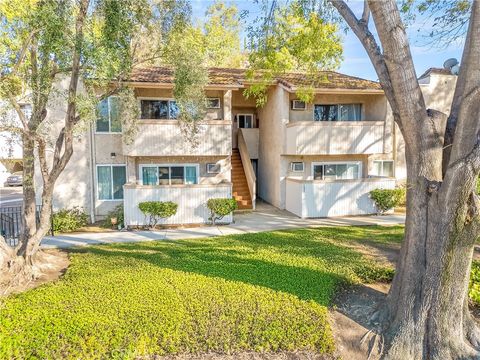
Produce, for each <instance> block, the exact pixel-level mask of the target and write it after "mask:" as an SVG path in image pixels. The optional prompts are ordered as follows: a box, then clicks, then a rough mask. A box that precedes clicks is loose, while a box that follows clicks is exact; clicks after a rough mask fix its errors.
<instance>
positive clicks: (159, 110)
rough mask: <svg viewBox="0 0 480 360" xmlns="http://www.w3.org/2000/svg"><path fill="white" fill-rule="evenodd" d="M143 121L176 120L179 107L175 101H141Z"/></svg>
mask: <svg viewBox="0 0 480 360" xmlns="http://www.w3.org/2000/svg"><path fill="white" fill-rule="evenodd" d="M140 111H141V115H140V118H141V119H176V118H177V117H178V113H179V110H178V106H177V103H176V101H175V100H148V99H143V100H140Z"/></svg>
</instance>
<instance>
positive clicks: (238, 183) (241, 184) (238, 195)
mask: <svg viewBox="0 0 480 360" xmlns="http://www.w3.org/2000/svg"><path fill="white" fill-rule="evenodd" d="M232 183H233V189H232V191H233V197H234V198H235V200H237V203H238V209H239V210H253V206H252V198H251V196H250V190H248V183H247V178H246V177H245V171H244V170H243V164H242V159H241V158H240V153H239V151H238V149H232Z"/></svg>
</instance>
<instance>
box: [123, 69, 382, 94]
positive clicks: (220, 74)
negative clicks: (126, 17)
mask: <svg viewBox="0 0 480 360" xmlns="http://www.w3.org/2000/svg"><path fill="white" fill-rule="evenodd" d="M208 78H209V85H213V86H214V85H231V86H240V87H241V86H244V85H245V83H247V82H248V81H247V79H246V70H245V69H228V68H210V69H208ZM173 80H174V74H173V70H172V69H171V68H167V67H149V68H138V69H135V70H133V72H132V74H131V76H130V81H132V82H146V83H159V84H173ZM276 80H277V82H278V83H281V84H282V85H284V86H286V87H287V88H290V89H294V88H297V87H302V86H310V85H312V82H313V85H314V87H315V88H317V89H353V90H381V89H382V88H381V86H380V84H379V83H378V82H375V81H371V80H365V79H361V78H358V77H354V76H349V75H345V74H340V73H337V72H334V71H321V72H319V73H318V74H317V76H316V79H314V80H312V79H311V77H309V76H307V75H306V74H304V73H285V74H283V75H281V76H280V77H279V78H277V79H276Z"/></svg>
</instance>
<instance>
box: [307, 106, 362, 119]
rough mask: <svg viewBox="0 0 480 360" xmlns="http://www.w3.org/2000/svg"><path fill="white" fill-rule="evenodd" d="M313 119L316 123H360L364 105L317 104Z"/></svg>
mask: <svg viewBox="0 0 480 360" xmlns="http://www.w3.org/2000/svg"><path fill="white" fill-rule="evenodd" d="M313 117H314V120H315V121H360V120H362V104H334V105H318V104H316V105H315V107H314V111H313Z"/></svg>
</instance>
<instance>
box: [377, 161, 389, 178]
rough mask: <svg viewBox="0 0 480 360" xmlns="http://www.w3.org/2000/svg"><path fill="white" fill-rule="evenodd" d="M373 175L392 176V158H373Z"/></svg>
mask: <svg viewBox="0 0 480 360" xmlns="http://www.w3.org/2000/svg"><path fill="white" fill-rule="evenodd" d="M373 175H375V176H382V177H393V160H374V161H373Z"/></svg>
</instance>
